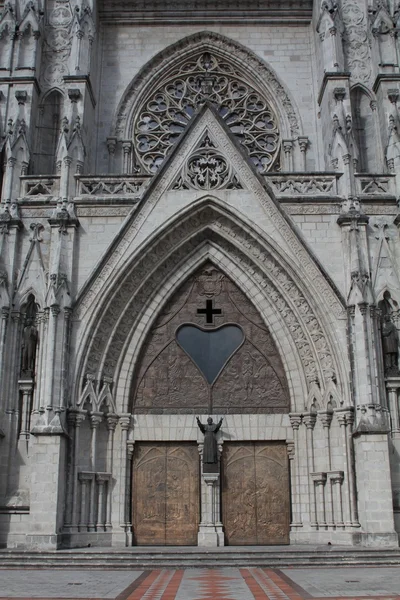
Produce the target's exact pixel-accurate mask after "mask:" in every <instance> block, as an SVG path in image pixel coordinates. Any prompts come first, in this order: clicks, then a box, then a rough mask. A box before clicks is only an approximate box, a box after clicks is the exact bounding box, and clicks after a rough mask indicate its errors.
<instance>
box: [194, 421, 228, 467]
mask: <svg viewBox="0 0 400 600" xmlns="http://www.w3.org/2000/svg"><path fill="white" fill-rule="evenodd" d="M196 420H197V425H198V426H199V429H200V431H201V432H202V433H204V447H203V464H206V465H215V464H217V463H218V446H217V438H216V437H215V434H216V433H217V431H219V429H220V427H221V425H222V418H221V419H220V420H219V422H218V423H217V424H215V423H214V422H213V420H212V418H211V417H208V419H207V425H203V423H202V422H201V421H200V419H199V417H196Z"/></svg>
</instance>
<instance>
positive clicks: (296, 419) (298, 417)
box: [289, 413, 303, 431]
mask: <svg viewBox="0 0 400 600" xmlns="http://www.w3.org/2000/svg"><path fill="white" fill-rule="evenodd" d="M302 418H303V415H302V414H300V413H290V414H289V419H290V424H291V426H292V427H293V429H295V430H296V431H298V429H299V427H300V425H301V421H302Z"/></svg>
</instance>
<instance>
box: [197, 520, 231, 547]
mask: <svg viewBox="0 0 400 600" xmlns="http://www.w3.org/2000/svg"><path fill="white" fill-rule="evenodd" d="M197 545H198V546H203V547H212V548H215V547H216V546H224V545H225V538H224V532H223V531H222V527H219V526H215V525H212V524H211V525H200V527H199V533H198V534H197Z"/></svg>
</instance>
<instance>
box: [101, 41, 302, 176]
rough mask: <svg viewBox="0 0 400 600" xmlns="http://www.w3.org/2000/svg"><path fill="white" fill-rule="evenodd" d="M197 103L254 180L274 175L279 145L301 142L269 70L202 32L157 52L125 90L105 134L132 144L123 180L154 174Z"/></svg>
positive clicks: (290, 107) (294, 116)
mask: <svg viewBox="0 0 400 600" xmlns="http://www.w3.org/2000/svg"><path fill="white" fill-rule="evenodd" d="M205 101H210V102H211V103H213V102H214V103H215V105H216V107H218V109H219V110H220V113H221V116H222V118H223V119H225V122H226V123H227V124H228V126H229V127H230V129H231V132H232V133H233V135H236V136H238V137H239V139H241V138H242V139H241V141H242V143H243V146H244V148H245V149H246V150H247V151H248V154H249V155H250V157H251V159H252V160H253V162H254V164H255V165H256V166H257V168H258V170H259V171H260V172H266V171H268V170H271V169H273V168H277V164H278V162H277V161H278V160H279V155H280V149H281V148H280V142H281V140H282V139H284V138H295V137H297V136H298V135H301V130H302V127H301V123H300V118H299V115H298V111H297V110H296V108H295V105H294V103H293V101H292V99H291V98H290V97H289V94H288V91H287V90H286V89H285V87H284V86H283V85H282V83H281V82H280V81H279V79H278V77H277V75H276V74H275V73H274V72H273V71H272V69H271V68H270V67H269V66H268V65H267V64H266V63H264V62H263V61H262V60H261V59H260V58H259V57H257V56H256V55H255V54H254V53H253V52H251V51H250V50H248V49H247V48H245V47H244V46H242V45H241V44H239V43H237V42H234V41H232V40H230V39H228V38H226V37H224V36H222V35H219V34H215V33H211V32H208V31H204V32H200V33H196V34H194V35H191V36H188V37H187V38H184V39H182V40H180V41H179V42H177V43H175V44H173V45H172V46H170V47H168V48H166V49H165V50H164V51H162V52H160V53H159V54H158V55H157V56H155V57H154V58H153V59H152V60H151V61H150V62H149V63H148V64H147V65H145V67H144V68H143V69H142V70H141V71H140V72H139V74H138V75H137V76H136V77H135V78H134V80H133V81H132V83H131V84H130V85H129V87H128V89H127V90H126V92H125V94H124V96H123V98H122V100H121V102H120V104H119V107H118V109H117V113H116V118H115V122H114V125H113V128H112V132H111V133H112V136H115V137H116V138H117V139H118V140H125V141H126V140H130V139H132V140H134V148H135V156H134V157H132V156H131V157H130V158H127V155H125V162H124V172H126V171H128V172H129V171H130V170H138V169H139V170H142V171H143V172H145V173H146V172H147V173H155V172H156V171H157V169H158V168H159V166H160V165H161V164H162V162H163V161H164V158H165V156H166V155H167V153H168V152H169V150H170V149H171V147H172V146H173V145H174V143H175V141H176V140H177V139H178V138H179V137H180V135H181V133H182V132H183V131H184V130H185V128H186V125H187V124H188V122H189V121H190V119H191V117H192V115H193V114H195V113H196V112H198V109H199V106H201V105H202V104H204V102H205ZM239 110H240V113H241V116H240V119H239V118H238V113H239ZM244 113H245V115H246V116H245V117H243V114H244ZM165 119H166V121H165ZM164 121H165V122H164ZM242 121H246V124H247V125H246V128H245V130H243V127H242V124H243V123H242Z"/></svg>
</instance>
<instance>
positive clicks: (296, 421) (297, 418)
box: [289, 413, 303, 529]
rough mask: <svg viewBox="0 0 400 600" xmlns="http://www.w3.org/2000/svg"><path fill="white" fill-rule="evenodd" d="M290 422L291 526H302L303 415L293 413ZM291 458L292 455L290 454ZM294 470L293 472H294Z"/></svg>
mask: <svg viewBox="0 0 400 600" xmlns="http://www.w3.org/2000/svg"><path fill="white" fill-rule="evenodd" d="M289 418H290V424H291V425H292V428H293V445H294V447H293V460H292V461H291V463H290V467H291V477H292V523H291V528H292V529H293V528H295V527H296V528H297V527H302V526H303V523H302V521H301V504H300V457H299V427H300V424H301V420H302V415H300V414H295V413H291V414H290V415H289ZM289 458H290V456H289ZM292 470H293V473H292Z"/></svg>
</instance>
